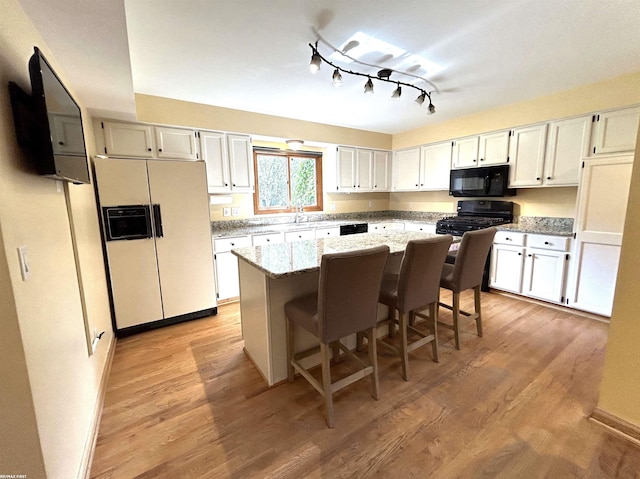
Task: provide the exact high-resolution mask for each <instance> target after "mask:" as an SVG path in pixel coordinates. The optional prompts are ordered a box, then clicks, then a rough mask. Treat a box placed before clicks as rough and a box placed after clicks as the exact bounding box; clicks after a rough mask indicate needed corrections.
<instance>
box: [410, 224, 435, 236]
mask: <svg viewBox="0 0 640 479" xmlns="http://www.w3.org/2000/svg"><path fill="white" fill-rule="evenodd" d="M404 229H405V231H421V232H423V233H431V234H436V225H435V224H433V223H414V222H408V221H407V222H405V224H404Z"/></svg>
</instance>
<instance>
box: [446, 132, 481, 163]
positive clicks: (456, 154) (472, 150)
mask: <svg viewBox="0 0 640 479" xmlns="http://www.w3.org/2000/svg"><path fill="white" fill-rule="evenodd" d="M479 141H480V137H478V136H470V137H468V138H459V139H457V140H453V142H452V143H453V151H452V154H451V167H452V168H468V167H470V166H478V144H479Z"/></svg>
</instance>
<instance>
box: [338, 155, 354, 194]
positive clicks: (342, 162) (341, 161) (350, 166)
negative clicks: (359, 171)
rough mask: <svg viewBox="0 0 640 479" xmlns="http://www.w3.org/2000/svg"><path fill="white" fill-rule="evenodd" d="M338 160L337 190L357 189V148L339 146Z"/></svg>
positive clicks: (348, 190)
mask: <svg viewBox="0 0 640 479" xmlns="http://www.w3.org/2000/svg"><path fill="white" fill-rule="evenodd" d="M336 162H337V165H336V190H337V191H345V192H350V191H355V189H356V149H355V148H351V147H346V146H339V147H338V154H337V157H336Z"/></svg>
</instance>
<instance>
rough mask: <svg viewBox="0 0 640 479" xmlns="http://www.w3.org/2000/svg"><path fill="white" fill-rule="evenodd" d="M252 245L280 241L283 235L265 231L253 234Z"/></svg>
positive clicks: (282, 239)
mask: <svg viewBox="0 0 640 479" xmlns="http://www.w3.org/2000/svg"><path fill="white" fill-rule="evenodd" d="M251 241H252V242H253V246H264V245H266V244H274V243H282V242H283V241H284V235H283V234H282V233H265V234H261V235H253V236H252V237H251Z"/></svg>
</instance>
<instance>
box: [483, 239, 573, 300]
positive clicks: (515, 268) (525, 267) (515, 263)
mask: <svg viewBox="0 0 640 479" xmlns="http://www.w3.org/2000/svg"><path fill="white" fill-rule="evenodd" d="M569 243H570V240H569V238H567V237H563V236H554V235H539V234H530V233H527V234H524V233H517V232H507V231H498V232H497V233H496V237H495V239H494V244H493V248H492V253H491V275H490V279H489V286H491V287H492V288H496V289H501V290H505V291H510V292H512V293H516V294H522V295H524V296H529V297H531V298H536V299H541V300H544V301H550V302H554V303H563V301H564V288H565V278H566V271H567V263H568V260H569V255H568V251H569Z"/></svg>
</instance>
